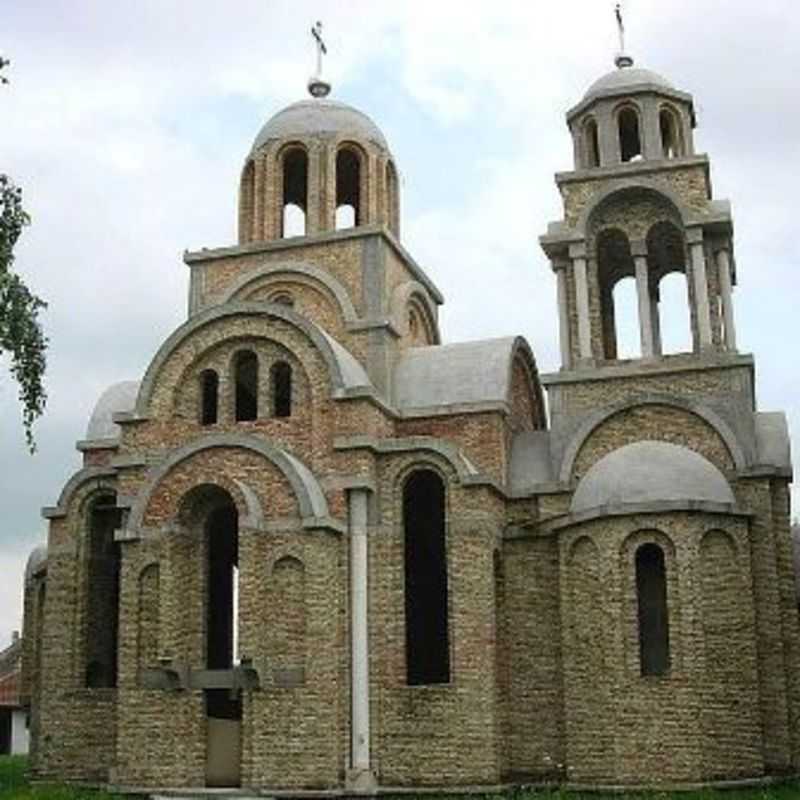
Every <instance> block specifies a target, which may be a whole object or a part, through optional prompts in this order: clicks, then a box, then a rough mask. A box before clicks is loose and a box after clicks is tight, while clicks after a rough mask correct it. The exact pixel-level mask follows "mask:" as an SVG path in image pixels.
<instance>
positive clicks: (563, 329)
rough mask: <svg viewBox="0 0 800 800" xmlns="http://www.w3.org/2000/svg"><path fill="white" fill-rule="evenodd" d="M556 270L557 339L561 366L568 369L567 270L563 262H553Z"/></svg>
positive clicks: (570, 356)
mask: <svg viewBox="0 0 800 800" xmlns="http://www.w3.org/2000/svg"><path fill="white" fill-rule="evenodd" d="M553 267H554V269H555V272H556V296H557V298H558V341H559V344H560V345H561V366H562V367H563V368H564V369H569V367H570V365H571V364H572V347H571V344H572V343H571V342H570V337H569V307H568V305H567V271H566V265H565V264H558V265H556V264H554V265H553Z"/></svg>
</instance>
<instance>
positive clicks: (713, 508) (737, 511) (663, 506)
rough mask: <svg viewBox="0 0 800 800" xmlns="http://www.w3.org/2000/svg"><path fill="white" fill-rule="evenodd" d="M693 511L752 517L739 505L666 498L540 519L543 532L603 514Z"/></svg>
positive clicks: (629, 515) (619, 514) (602, 516)
mask: <svg viewBox="0 0 800 800" xmlns="http://www.w3.org/2000/svg"><path fill="white" fill-rule="evenodd" d="M681 511H686V512H693V513H701V514H718V515H722V516H727V517H742V518H744V519H750V518H751V517H754V516H755V514H753V513H752V512H750V511H746V510H744V509H741V508H739V507H737V506H735V505H732V504H728V503H711V502H707V501H700V500H669V501H659V502H651V503H620V504H619V505H608V506H599V507H597V508H590V509H587V510H586V511H581V512H578V513H571V514H563V515H561V516H558V517H553V518H552V519H549V520H544V521H543V522H541V523H540V529H541V531H542V532H543V533H549V532H551V531H558V530H563V529H565V528H571V527H574V526H575V525H581V524H583V523H585V522H591V521H592V520H596V519H603V518H604V517H632V516H636V515H639V514H647V515H651V514H655V515H659V514H672V513H675V512H681Z"/></svg>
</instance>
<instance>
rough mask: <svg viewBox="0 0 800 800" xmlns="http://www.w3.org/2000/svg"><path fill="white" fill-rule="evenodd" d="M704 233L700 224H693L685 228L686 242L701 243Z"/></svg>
mask: <svg viewBox="0 0 800 800" xmlns="http://www.w3.org/2000/svg"><path fill="white" fill-rule="evenodd" d="M704 241H705V235H704V231H703V226H702V225H693V226H692V227H690V228H687V229H686V243H687V244H703V242H704Z"/></svg>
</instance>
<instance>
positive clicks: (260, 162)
mask: <svg viewBox="0 0 800 800" xmlns="http://www.w3.org/2000/svg"><path fill="white" fill-rule="evenodd" d="M253 161H254V164H253V167H254V169H253V172H254V173H255V175H254V180H253V227H252V228H251V230H250V234H251V236H252V241H254V242H263V241H264V239H267V238H269V236H268V232H269V233H271V232H272V231H271V230H269V229H268V228H267V226H266V225H265V224H264V222H265V220H264V217H265V215H266V214H267V213H269V212H268V209H267V208H265V205H266V204H265V202H264V201H265V200H266V197H265V195H266V192H267V159H266V156H265V155H264V154H263V153H262V154H260V155H257V156H256V157H255V158H254V159H253Z"/></svg>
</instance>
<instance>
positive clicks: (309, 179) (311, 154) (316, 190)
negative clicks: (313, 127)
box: [306, 144, 324, 236]
mask: <svg viewBox="0 0 800 800" xmlns="http://www.w3.org/2000/svg"><path fill="white" fill-rule="evenodd" d="M323 158H324V150H323V149H322V148H321V147H320V146H319V145H318V144H314V145H311V146H309V148H308V173H307V175H306V236H312V235H313V234H315V233H318V232H319V229H320V216H321V215H320V198H321V197H322V195H323V193H324V187H323V185H322V169H321V161H322V159H323Z"/></svg>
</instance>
